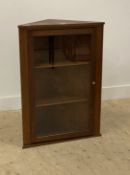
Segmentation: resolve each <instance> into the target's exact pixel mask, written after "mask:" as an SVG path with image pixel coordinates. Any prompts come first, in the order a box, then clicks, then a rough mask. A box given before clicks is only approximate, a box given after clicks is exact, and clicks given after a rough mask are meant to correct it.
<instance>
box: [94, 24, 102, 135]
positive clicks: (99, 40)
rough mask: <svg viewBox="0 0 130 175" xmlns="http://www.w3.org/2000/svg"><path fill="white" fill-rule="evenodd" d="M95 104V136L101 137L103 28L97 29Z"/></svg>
mask: <svg viewBox="0 0 130 175" xmlns="http://www.w3.org/2000/svg"><path fill="white" fill-rule="evenodd" d="M95 49H96V52H95V58H96V70H95V81H96V86H95V104H94V109H95V110H94V112H95V117H94V125H95V126H94V135H100V113H101V87H102V55H103V26H99V27H97V29H96V42H95Z"/></svg>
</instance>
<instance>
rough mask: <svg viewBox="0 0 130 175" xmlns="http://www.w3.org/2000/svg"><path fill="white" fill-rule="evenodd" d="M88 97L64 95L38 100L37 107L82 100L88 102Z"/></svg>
mask: <svg viewBox="0 0 130 175" xmlns="http://www.w3.org/2000/svg"><path fill="white" fill-rule="evenodd" d="M87 101H88V99H87V98H81V97H79V98H78V97H71V98H67V97H62V98H56V99H53V100H39V101H37V104H36V107H45V106H53V105H62V104H70V103H80V102H87Z"/></svg>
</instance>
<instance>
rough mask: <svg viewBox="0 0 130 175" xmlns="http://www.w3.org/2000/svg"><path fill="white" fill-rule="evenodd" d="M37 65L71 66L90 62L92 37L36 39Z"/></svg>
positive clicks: (69, 36) (74, 36) (71, 36)
mask: <svg viewBox="0 0 130 175" xmlns="http://www.w3.org/2000/svg"><path fill="white" fill-rule="evenodd" d="M33 41H34V43H33V45H34V48H33V50H34V62H35V65H36V66H37V65H41V64H49V65H53V66H55V65H57V64H60V63H62V64H69V63H72V62H75V63H78V62H83V61H88V60H90V56H91V35H68V36H49V37H34V40H33Z"/></svg>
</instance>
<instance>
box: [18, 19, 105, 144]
mask: <svg viewBox="0 0 130 175" xmlns="http://www.w3.org/2000/svg"><path fill="white" fill-rule="evenodd" d="M103 26H104V23H103V22H85V21H70V20H53V19H48V20H43V21H39V22H34V23H29V24H25V25H20V26H19V41H20V64H21V89H22V118H23V147H29V146H33V145H38V144H42V143H49V142H52V141H58V140H65V139H70V138H76V137H85V136H99V135H100V105H101V73H102V48H103Z"/></svg>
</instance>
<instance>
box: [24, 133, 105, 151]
mask: <svg viewBox="0 0 130 175" xmlns="http://www.w3.org/2000/svg"><path fill="white" fill-rule="evenodd" d="M100 136H102V135H101V133H98V134H95V135H87V136H80V137H72V138H63V139H62V138H61V139H57V140H50V141H45V142H37V143H30V144H24V145H23V147H22V148H23V149H25V148H30V147H35V146H42V145H47V144H56V143H60V142H65V141H66V142H67V141H72V140H79V139H85V138H88V139H89V138H93V137H100Z"/></svg>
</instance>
